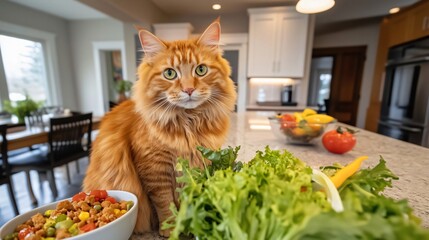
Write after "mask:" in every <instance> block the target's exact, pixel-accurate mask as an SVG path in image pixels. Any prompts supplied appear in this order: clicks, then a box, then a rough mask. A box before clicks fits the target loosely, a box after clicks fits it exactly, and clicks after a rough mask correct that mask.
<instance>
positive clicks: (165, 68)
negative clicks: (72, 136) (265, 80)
mask: <svg viewBox="0 0 429 240" xmlns="http://www.w3.org/2000/svg"><path fill="white" fill-rule="evenodd" d="M139 37H140V42H141V44H142V47H143V51H144V53H145V56H144V58H143V62H142V63H141V64H140V66H139V68H138V77H139V80H138V81H137V82H136V83H135V84H134V87H133V96H132V99H131V100H128V101H125V102H123V103H122V104H120V105H119V106H117V107H115V108H114V109H113V110H112V111H111V112H110V113H108V114H107V115H106V116H105V117H104V119H103V120H102V123H101V127H100V132H99V135H98V136H97V138H96V140H95V142H94V144H93V146H92V152H91V157H90V164H89V167H88V170H87V173H86V177H85V179H84V182H83V190H84V191H86V192H87V191H90V190H92V189H118V190H125V191H129V192H132V193H134V194H135V195H136V196H137V197H138V199H139V203H138V204H139V209H138V210H139V212H138V218H137V224H136V226H135V229H134V230H135V232H138V233H139V232H147V231H153V230H156V229H157V228H159V229H160V226H161V224H162V222H163V221H165V220H166V219H167V218H168V217H170V216H171V211H170V210H169V206H170V203H172V202H174V203H175V204H176V206H177V207H178V206H179V202H178V196H177V192H175V188H176V172H175V165H176V160H177V158H178V157H183V158H186V159H189V161H190V164H191V165H192V166H199V167H202V162H201V161H202V159H201V155H200V154H199V153H198V152H197V150H196V146H198V145H201V146H204V147H208V148H212V149H218V148H220V147H221V145H222V144H223V142H224V141H225V138H226V136H227V132H228V130H229V121H230V120H229V117H230V113H231V112H232V110H233V109H234V105H235V100H236V91H235V87H234V84H233V81H232V80H231V79H230V78H229V76H230V73H231V69H230V66H229V64H228V62H227V61H226V60H225V59H224V58H222V51H221V50H220V48H219V38H220V23H219V21H218V20H216V21H214V22H213V23H212V24H210V26H209V27H208V28H207V29H206V30H205V31H204V33H203V34H202V35H201V36H200V37H199V38H198V39H192V40H180V41H173V42H166V41H162V40H160V39H158V38H157V37H156V36H154V35H153V34H151V33H150V32H148V31H146V30H143V29H139ZM169 232H170V230H161V229H160V230H159V233H160V235H162V236H169Z"/></svg>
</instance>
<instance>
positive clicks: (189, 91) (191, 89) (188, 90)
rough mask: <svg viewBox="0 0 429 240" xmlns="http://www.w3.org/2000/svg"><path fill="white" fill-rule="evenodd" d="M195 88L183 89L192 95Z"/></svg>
mask: <svg viewBox="0 0 429 240" xmlns="http://www.w3.org/2000/svg"><path fill="white" fill-rule="evenodd" d="M194 90H195V88H185V89H183V90H182V91H184V92H185V93H187V94H188V95H189V96H191V95H192V93H193V92H194Z"/></svg>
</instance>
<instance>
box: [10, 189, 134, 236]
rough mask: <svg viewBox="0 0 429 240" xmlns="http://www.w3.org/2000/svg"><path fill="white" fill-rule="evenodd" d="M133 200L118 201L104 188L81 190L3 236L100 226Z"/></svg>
mask: <svg viewBox="0 0 429 240" xmlns="http://www.w3.org/2000/svg"><path fill="white" fill-rule="evenodd" d="M133 205H134V203H133V202H132V201H125V200H121V201H117V200H116V199H115V198H113V197H111V196H108V195H107V191H105V190H94V191H91V192H90V193H89V194H88V195H87V194H86V193H83V192H80V193H78V194H76V195H74V196H73V198H72V200H71V201H69V200H64V201H61V202H59V203H58V204H57V206H56V209H52V210H47V211H46V212H45V213H44V214H43V215H42V214H41V213H37V214H36V215H34V216H32V217H31V218H30V219H29V220H27V221H26V222H24V223H23V224H20V225H18V226H17V227H16V229H15V232H13V233H11V234H9V235H7V236H6V237H5V240H22V239H25V240H55V239H64V238H68V237H73V236H76V235H79V234H83V233H86V232H89V231H91V230H94V229H96V228H98V227H102V226H104V225H106V224H108V223H110V222H112V221H114V220H116V219H118V218H119V217H121V216H122V215H124V214H125V213H127V212H128V211H129V210H130V209H131V207H132V206H133Z"/></svg>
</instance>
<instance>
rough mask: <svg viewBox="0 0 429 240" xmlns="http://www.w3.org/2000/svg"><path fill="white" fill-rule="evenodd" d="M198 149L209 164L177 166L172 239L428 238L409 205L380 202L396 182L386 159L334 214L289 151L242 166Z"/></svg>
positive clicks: (363, 175) (349, 188)
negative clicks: (178, 197)
mask: <svg viewBox="0 0 429 240" xmlns="http://www.w3.org/2000/svg"><path fill="white" fill-rule="evenodd" d="M198 150H199V151H200V152H201V154H202V156H204V157H205V158H207V159H208V160H210V161H211V164H209V165H208V166H206V168H205V169H202V170H201V169H198V168H191V167H190V166H189V164H188V161H186V160H185V159H179V163H178V169H179V170H181V171H182V175H181V176H180V177H178V179H177V181H178V182H179V183H181V184H182V186H183V187H181V188H179V189H178V191H179V193H180V208H179V209H176V208H175V207H174V206H172V208H171V210H172V211H173V217H172V218H171V219H168V220H167V221H166V222H165V223H164V225H163V227H164V228H173V230H172V232H171V235H170V239H179V238H181V237H182V236H185V237H186V236H187V237H196V238H198V239H243V240H245V239H250V240H253V239H429V233H428V231H427V230H425V229H423V228H421V227H420V226H419V221H418V218H416V217H415V216H414V215H413V214H412V210H411V208H410V207H409V206H408V204H407V202H406V201H404V200H399V201H397V200H393V199H391V198H388V197H386V196H384V195H382V191H383V190H384V189H385V188H386V187H391V186H392V180H395V179H397V177H396V176H395V175H394V174H393V173H392V172H391V171H390V170H389V169H388V168H387V167H386V165H385V161H384V160H383V159H381V160H380V163H379V164H378V165H377V166H375V167H374V168H371V169H364V170H361V171H359V172H357V173H356V174H355V175H353V176H352V177H351V178H349V179H348V180H346V182H345V183H344V184H343V186H342V187H341V188H340V189H339V192H340V196H341V199H342V201H343V204H344V208H345V210H344V211H343V212H340V213H337V212H335V211H333V209H332V208H331V205H330V203H329V202H328V201H327V199H326V195H325V194H324V193H323V192H321V191H316V190H314V191H313V184H314V183H313V182H312V181H311V177H312V169H311V168H310V167H309V166H307V165H306V164H305V163H304V162H302V161H301V160H299V159H298V158H296V157H294V156H293V155H292V154H291V153H289V152H287V151H282V152H281V151H276V150H271V149H270V148H269V147H266V148H265V150H264V151H258V152H257V153H256V155H255V157H254V158H253V159H252V160H251V161H249V162H248V163H245V164H242V163H241V162H237V161H236V158H237V153H238V150H239V147H236V148H232V147H228V148H226V149H221V150H217V151H214V150H210V149H206V148H203V147H199V148H198ZM336 169H338V167H331V166H328V167H326V171H332V170H333V171H336Z"/></svg>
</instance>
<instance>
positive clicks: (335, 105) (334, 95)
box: [313, 46, 366, 125]
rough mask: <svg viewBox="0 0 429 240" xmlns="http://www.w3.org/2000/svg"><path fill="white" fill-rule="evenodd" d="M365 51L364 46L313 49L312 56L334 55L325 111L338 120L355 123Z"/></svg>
mask: <svg viewBox="0 0 429 240" xmlns="http://www.w3.org/2000/svg"><path fill="white" fill-rule="evenodd" d="M365 53H366V46H357V47H340V48H323V49H314V50H313V57H323V56H332V57H334V65H333V69H332V79H331V89H330V96H329V106H327V113H328V114H329V115H331V116H333V117H335V118H336V119H338V121H339V122H343V123H347V124H350V125H356V118H357V111H358V107H359V98H360V87H361V82H362V74H363V66H364V62H365Z"/></svg>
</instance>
